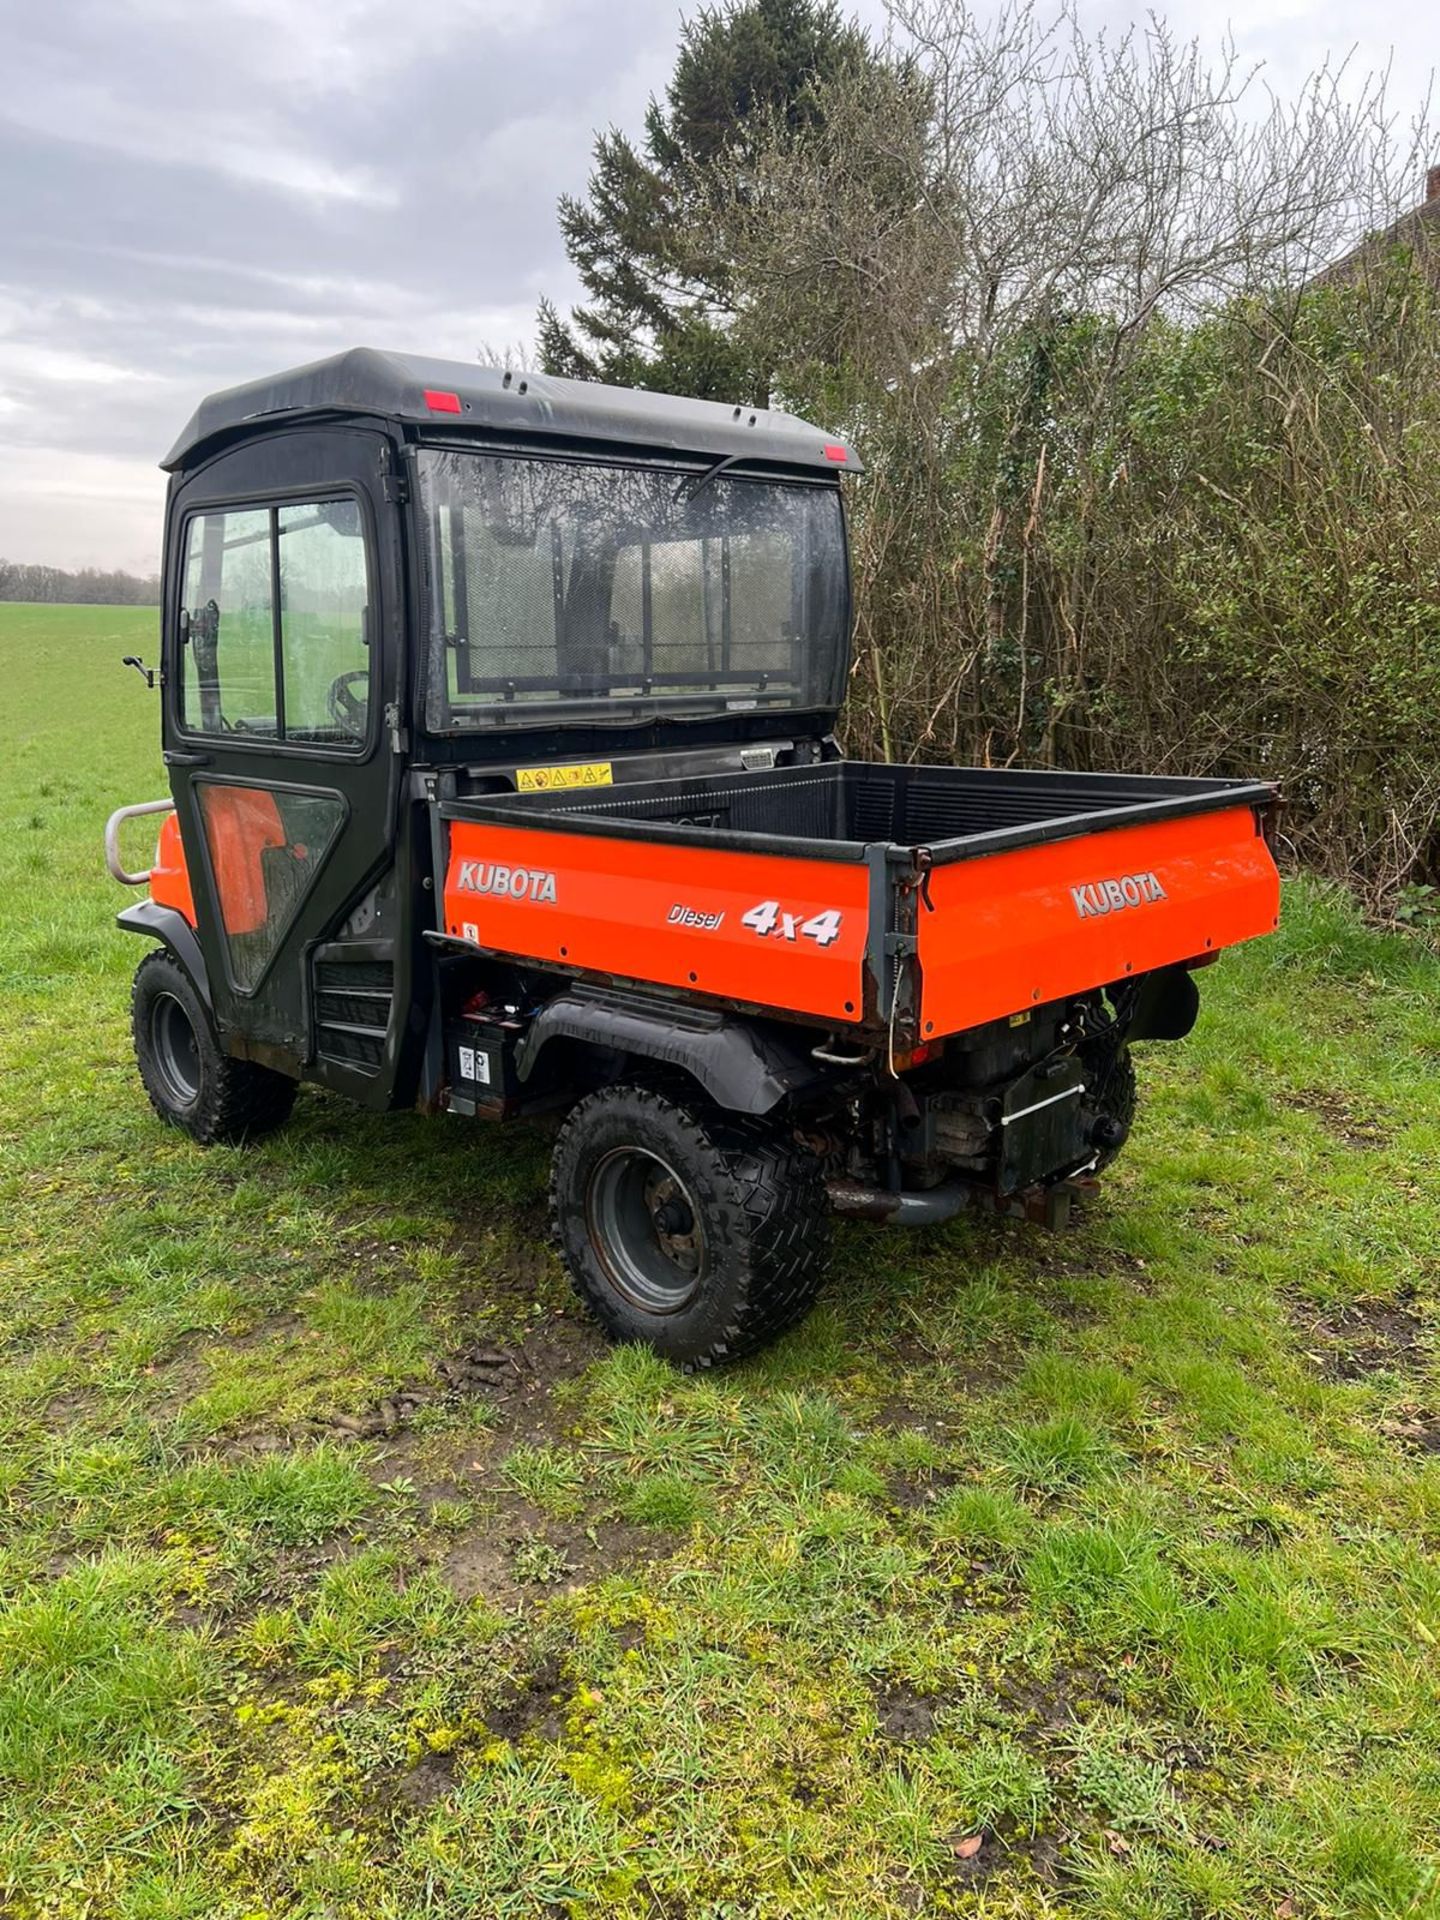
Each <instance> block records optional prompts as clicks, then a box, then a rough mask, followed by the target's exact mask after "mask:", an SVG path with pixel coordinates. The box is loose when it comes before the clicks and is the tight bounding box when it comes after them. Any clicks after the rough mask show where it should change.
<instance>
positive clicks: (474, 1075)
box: [459, 1047, 490, 1087]
mask: <svg viewBox="0 0 1440 1920" xmlns="http://www.w3.org/2000/svg"><path fill="white" fill-rule="evenodd" d="M459 1053H460V1078H461V1079H462V1080H474V1081H478V1082H479V1084H480V1085H481V1086H482V1087H488V1086H489V1084H490V1056H489V1054H488V1053H484V1052H482V1051H481V1049H480V1048H479V1047H461V1048H460V1049H459Z"/></svg>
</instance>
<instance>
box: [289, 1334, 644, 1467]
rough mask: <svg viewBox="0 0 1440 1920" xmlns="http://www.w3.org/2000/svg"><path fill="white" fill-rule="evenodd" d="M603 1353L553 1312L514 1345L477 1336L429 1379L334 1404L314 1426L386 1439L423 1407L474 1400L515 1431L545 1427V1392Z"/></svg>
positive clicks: (595, 1338)
mask: <svg viewBox="0 0 1440 1920" xmlns="http://www.w3.org/2000/svg"><path fill="white" fill-rule="evenodd" d="M605 1351H606V1349H605V1343H604V1341H603V1340H602V1339H601V1337H600V1335H599V1333H598V1332H596V1331H595V1330H594V1329H593V1328H591V1327H590V1326H589V1325H588V1324H586V1323H582V1322H581V1321H579V1320H572V1319H570V1318H569V1317H568V1316H566V1315H561V1314H557V1315H555V1316H554V1317H553V1318H552V1319H549V1320H547V1321H544V1322H543V1323H542V1324H541V1325H539V1326H537V1327H535V1328H533V1329H532V1330H531V1331H530V1332H529V1333H527V1334H526V1336H525V1337H524V1339H523V1340H521V1341H519V1342H518V1343H517V1344H515V1345H510V1346H506V1345H492V1344H491V1343H489V1342H488V1341H478V1342H476V1343H474V1344H472V1345H470V1346H466V1347H462V1348H461V1349H460V1350H459V1351H458V1352H456V1353H452V1354H446V1355H444V1356H442V1358H441V1359H439V1360H437V1361H436V1363H435V1369H434V1372H433V1373H432V1375H431V1376H430V1377H429V1379H426V1380H416V1381H409V1382H407V1383H406V1384H405V1385H403V1386H400V1387H396V1388H395V1389H394V1390H393V1391H392V1392H390V1393H388V1394H385V1395H384V1396H383V1397H382V1398H381V1399H379V1400H375V1401H372V1402H371V1403H370V1405H369V1406H366V1407H361V1408H357V1409H354V1410H349V1409H343V1408H342V1409H337V1411H335V1412H334V1413H331V1414H327V1415H325V1416H324V1417H323V1418H320V1419H317V1420H316V1421H315V1422H314V1425H315V1426H316V1427H319V1428H321V1429H323V1430H327V1431H329V1432H333V1433H337V1434H343V1435H347V1436H350V1437H352V1438H354V1439H357V1440H390V1439H393V1438H394V1437H395V1436H396V1435H397V1434H401V1433H403V1432H404V1431H405V1430H406V1429H407V1428H408V1427H409V1426H410V1425H411V1423H412V1422H413V1421H414V1419H415V1416H416V1415H417V1414H418V1413H419V1412H421V1411H422V1409H424V1408H427V1407H433V1406H436V1405H439V1404H442V1403H445V1402H450V1403H452V1404H453V1403H459V1402H463V1401H465V1400H467V1399H481V1400H484V1401H488V1402H489V1403H491V1404H492V1405H493V1406H495V1407H496V1408H497V1409H498V1410H499V1411H500V1412H501V1415H502V1424H503V1425H504V1426H505V1427H506V1428H508V1429H510V1430H511V1431H513V1432H515V1433H517V1434H531V1433H541V1432H545V1431H548V1430H549V1428H550V1426H551V1419H550V1408H551V1396H552V1394H553V1392H554V1390H555V1388H556V1387H557V1386H559V1385H560V1384H561V1383H562V1382H563V1381H567V1380H573V1379H575V1378H576V1377H577V1376H578V1375H579V1374H582V1373H583V1372H584V1371H585V1369H586V1368H587V1367H588V1366H590V1365H592V1363H593V1362H594V1361H596V1360H598V1359H599V1358H600V1356H601V1355H602V1354H603V1353H604V1352H605Z"/></svg>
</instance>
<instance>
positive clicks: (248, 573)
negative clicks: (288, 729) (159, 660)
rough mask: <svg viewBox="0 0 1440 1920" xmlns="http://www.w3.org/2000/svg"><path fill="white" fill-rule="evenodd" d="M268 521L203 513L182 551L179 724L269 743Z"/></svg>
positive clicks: (273, 714)
mask: <svg viewBox="0 0 1440 1920" xmlns="http://www.w3.org/2000/svg"><path fill="white" fill-rule="evenodd" d="M272 582H273V576H272V574H271V570H270V515H269V514H268V513H267V512H265V511H264V510H263V509H262V510H261V511H259V512H247V513H205V514H201V515H199V516H198V517H197V518H196V519H194V520H192V521H191V522H190V528H189V532H188V533H187V535H186V545H185V611H186V614H187V616H188V623H189V624H188V635H187V641H186V646H185V651H184V672H183V678H182V683H181V691H182V700H183V706H184V714H185V724H186V726H187V727H192V728H194V729H195V730H197V731H198V732H200V733H258V734H266V735H269V736H270V738H272V739H273V738H275V736H276V735H277V733H278V731H279V710H278V707H277V704H276V700H275V607H274V601H273V598H272Z"/></svg>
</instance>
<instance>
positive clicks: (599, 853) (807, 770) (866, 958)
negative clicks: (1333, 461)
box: [107, 351, 1278, 1366]
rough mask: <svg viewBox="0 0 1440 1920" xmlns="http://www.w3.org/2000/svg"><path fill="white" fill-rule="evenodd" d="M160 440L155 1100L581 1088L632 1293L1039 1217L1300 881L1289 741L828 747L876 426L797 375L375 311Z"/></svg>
mask: <svg viewBox="0 0 1440 1920" xmlns="http://www.w3.org/2000/svg"><path fill="white" fill-rule="evenodd" d="M165 465H166V466H167V468H168V469H169V471H170V474H171V481H170V493H169V504H168V509H167V517H166V537H165V562H164V614H163V632H162V640H161V658H160V666H159V668H158V670H155V669H145V668H143V667H142V668H141V671H142V672H147V674H148V677H149V678H150V679H151V681H152V683H153V682H154V681H156V680H158V682H159V684H160V686H161V688H162V698H163V723H162V724H163V739H164V748H165V762H166V765H167V767H168V768H169V772H170V787H171V796H170V798H169V799H168V800H164V801H155V802H151V803H149V804H148V805H147V806H146V807H141V808H124V809H122V810H121V812H120V814H118V815H117V816H116V817H115V818H114V819H113V820H112V822H111V824H110V828H109V831H108V836H107V845H108V850H109V857H110V863H111V867H112V869H113V870H114V871H115V872H116V873H117V876H118V877H120V878H122V879H127V880H131V881H132V882H135V883H137V884H144V883H146V882H148V885H149V898H148V899H147V900H145V901H142V902H141V903H139V904H138V905H136V906H133V907H131V908H129V909H128V911H126V912H124V913H122V914H121V915H120V916H119V918H120V924H121V925H122V926H124V927H127V928H130V929H131V930H133V931H134V932H136V933H142V934H146V935H149V936H150V937H151V938H152V939H154V940H156V941H157V942H158V943H159V944H158V949H157V950H156V951H154V952H152V953H150V954H149V955H147V957H146V958H145V959H144V960H143V961H142V963H141V965H140V968H139V971H138V973H137V975H136V979H135V992H134V1022H135V1045H136V1050H137V1053H138V1055H139V1063H140V1073H141V1077H142V1078H143V1080H144V1083H145V1087H146V1090H147V1092H148V1093H149V1096H150V1099H151V1101H152V1102H153V1104H154V1106H155V1108H156V1111H157V1112H158V1113H159V1114H160V1115H161V1117H162V1118H163V1119H165V1120H168V1121H171V1122H172V1123H174V1124H175V1125H176V1126H179V1127H183V1128H184V1129H185V1130H186V1131H187V1132H189V1133H190V1134H192V1135H193V1136H194V1137H195V1138H196V1139H197V1140H200V1141H213V1140H221V1139H230V1140H233V1139H238V1138H241V1137H244V1136H248V1135H253V1134H257V1133H260V1132H262V1131H263V1130H264V1129H266V1128H269V1127H273V1126H276V1125H278V1124H279V1123H280V1122H281V1121H283V1120H284V1118H285V1117H286V1115H287V1113H288V1112H289V1109H290V1105H291V1101H292V1099H293V1096H294V1093H295V1087H296V1083H297V1082H298V1081H314V1082H317V1083H318V1084H320V1085H322V1086H326V1087H330V1088H333V1089H334V1090H335V1091H336V1092H337V1093H342V1094H347V1095H349V1096H350V1097H351V1098H352V1099H354V1100H358V1101H359V1102H361V1103H362V1104H363V1105H365V1106H369V1107H377V1108H394V1107H411V1106H419V1107H422V1108H424V1109H427V1110H442V1111H446V1112H449V1113H451V1114H463V1115H469V1116H478V1117H483V1118H486V1119H491V1120H508V1119H511V1118H514V1117H521V1116H525V1115H529V1114H546V1113H549V1114H552V1115H557V1116H560V1115H563V1121H562V1123H561V1124H560V1126H559V1131H558V1137H557V1139H556V1143H555V1151H554V1171H553V1179H552V1187H551V1199H552V1206H553V1214H554V1226H555V1232H556V1235H557V1238H558V1241H559V1245H560V1249H561V1252H562V1254H563V1256H564V1259H565V1262H566V1265H567V1266H568V1268H569V1270H570V1273H571V1275H572V1277H573V1279H574V1282H575V1285H576V1287H577V1288H578V1289H579V1291H580V1293H581V1294H582V1295H583V1297H584V1298H585V1299H586V1300H587V1301H588V1302H589V1304H590V1306H591V1307H592V1308H593V1310H594V1311H595V1313H596V1314H597V1316H598V1317H599V1319H600V1320H601V1321H602V1322H603V1324H604V1326H605V1328H606V1329H607V1331H608V1332H609V1333H610V1334H612V1335H613V1336H615V1337H617V1338H620V1339H625V1340H643V1341H647V1342H649V1343H650V1345H651V1346H653V1347H654V1348H656V1349H657V1350H658V1351H659V1352H661V1353H664V1354H667V1355H669V1356H671V1357H672V1358H674V1359H675V1360H677V1361H680V1362H682V1363H684V1364H685V1365H687V1366H705V1365H712V1364H718V1363H720V1362H722V1361H726V1360H730V1359H733V1358H735V1357H736V1356H737V1355H739V1354H742V1353H745V1352H747V1351H749V1350H750V1349H752V1348H754V1347H756V1346H757V1345H759V1344H760V1343H761V1342H762V1341H765V1340H767V1339H769V1338H770V1337H771V1336H772V1335H774V1334H775V1333H776V1332H777V1331H779V1330H780V1329H781V1328H783V1327H785V1326H787V1325H789V1324H790V1323H792V1322H793V1321H794V1320H796V1319H797V1318H798V1317H799V1316H800V1315H801V1314H803V1313H804V1311H805V1310H806V1308H807V1307H808V1305H809V1303H810V1301H811V1300H812V1298H813V1296H814V1294H815V1291H816V1288H817V1286H818V1284H819V1282H820V1279H821V1276H822V1274H823V1271H824V1266H825V1257H826V1240H827V1228H828V1219H829V1214H830V1211H831V1210H832V1209H838V1210H839V1211H841V1212H846V1213H856V1214H862V1215H865V1216H868V1217H870V1218H873V1219H877V1220H892V1221H900V1222H908V1223H924V1222H930V1221H938V1220H943V1219H945V1218H947V1217H948V1216H949V1215H951V1214H953V1213H955V1212H957V1211H958V1210H959V1209H960V1208H962V1207H974V1206H990V1207H998V1208H1000V1209H1002V1210H1005V1211H1010V1212H1018V1213H1022V1214H1024V1215H1026V1216H1029V1217H1033V1218H1041V1219H1049V1220H1051V1221H1054V1220H1055V1219H1056V1218H1057V1217H1059V1216H1060V1215H1062V1214H1063V1212H1064V1211H1065V1209H1066V1207H1067V1206H1068V1202H1069V1198H1070V1196H1071V1194H1072V1193H1073V1192H1074V1191H1075V1190H1076V1187H1077V1185H1078V1184H1080V1183H1082V1182H1084V1181H1085V1180H1086V1179H1087V1178H1088V1177H1090V1176H1092V1175H1093V1174H1094V1173H1096V1172H1097V1171H1098V1170H1099V1169H1100V1168H1102V1167H1103V1166H1104V1165H1105V1164H1106V1163H1107V1162H1108V1161H1109V1160H1111V1159H1112V1158H1113V1157H1114V1155H1115V1154H1116V1152H1117V1151H1118V1150H1119V1148H1120V1146H1121V1144H1122V1142H1123V1141H1124V1139H1125V1136H1126V1133H1127V1132H1128V1130H1129V1127H1130V1123H1131V1118H1132V1115H1133V1111H1134V1106H1135V1080H1134V1074H1133V1069H1132V1066H1131V1060H1130V1052H1129V1048H1130V1044H1131V1042H1133V1041H1136V1040H1146V1039H1178V1038H1180V1037H1181V1036H1182V1035H1183V1034H1185V1033H1186V1032H1187V1031H1188V1030H1189V1028H1190V1026H1191V1024H1192V1022H1193V1021H1194V1018H1195V1011H1196V1005H1197V994H1196V989H1195V985H1194V982H1193V980H1192V977H1191V976H1192V970H1193V969H1195V968H1196V967H1198V966H1201V965H1203V964H1204V963H1205V962H1206V961H1209V960H1212V959H1214V958H1215V956H1216V955H1217V954H1218V953H1219V951H1220V950H1221V948H1223V947H1226V946H1230V945H1232V944H1234V943H1235V942H1236V941H1240V940H1248V939H1250V938H1251V937H1253V936H1254V935H1257V934H1262V933H1265V932H1267V931H1269V929H1270V928H1272V927H1273V926H1274V925H1275V923H1276V913H1277V908H1278V881H1277V876H1276V870H1275V865H1274V862H1273V860H1272V859H1271V856H1270V851H1269V847H1268V844H1267V840H1266V824H1267V821H1268V819H1269V817H1270V815H1271V812H1272V808H1273V804H1274V794H1273V792H1272V790H1271V788H1269V787H1268V786H1265V785H1261V784H1256V783H1252V782H1241V781H1234V780H1182V779H1169V778H1163V779H1162V778H1153V777H1144V776H1140V777H1137V776H1134V775H1122V774H1070V773H1053V772H1034V773H1031V772H1018V771H1014V770H1012V769H1008V768H1007V769H993V768H985V769H970V768H956V767H935V766H883V765H870V764H867V763H862V762H856V761H852V760H847V759H846V758H845V757H844V755H843V753H842V751H841V749H840V748H839V747H838V746H837V745H836V742H835V738H834V733H833V729H834V727H835V724H836V718H837V714H838V710H839V707H840V704H841V700H842V697H843V694H844V690H845V681H846V674H847V670H848V664H849V653H848V648H849V634H850V595H849V573H848V565H847V555H846V544H845V521H844V514H843V511H842V504H841V476H842V475H844V474H846V473H852V472H855V471H856V470H857V462H856V459H855V456H854V454H853V453H852V452H851V450H850V449H849V448H848V447H846V446H845V445H843V444H841V443H840V442H838V441H836V440H835V439H833V438H832V437H831V436H830V435H828V434H825V433H822V432H819V431H818V430H817V429H815V428H814V427H810V426H807V425H806V424H805V423H804V422H803V421H800V420H796V419H793V418H791V417H789V416H787V415H785V414H782V413H776V412H767V411H764V410H760V409H752V408H748V407H729V406H720V405H716V404H714V403H710V402H699V401H691V400H683V399H676V398H673V397H671V396H669V395H665V394H648V393H630V392H622V391H620V390H617V389H614V388H609V387H604V386H598V385H588V384H583V383H577V382H572V381H566V380H554V379H550V378H548V377H542V376H540V375H535V374H530V375H524V374H512V373H504V372H499V371H495V370H492V369H489V368H484V367H478V366H458V365H451V364H447V363H444V362H437V361H430V360H417V359H410V358H405V357H401V356H399V355H395V354H388V353H375V352H368V351H356V352H352V353H345V354H341V355H339V356H337V357H336V358H334V359H330V360H324V361H320V362H317V363H316V364H315V365H313V366H308V367H302V368H299V369H298V370H296V371H292V372H289V373H284V374H281V375H278V376H277V377H275V378H273V379H268V380H261V381H257V382H255V383H254V384H253V385H250V386H245V387H239V388H236V389H234V390H232V391H230V392H226V393H220V394H217V395H215V396H214V397H213V398H211V399H209V400H206V401H205V402H204V403H203V404H202V405H201V407H200V409H199V411H198V412H197V413H196V414H195V416H194V418H193V419H192V421H191V422H190V424H189V426H188V427H187V428H186V429H185V431H184V433H183V434H182V435H181V436H180V439H179V441H178V443H177V444H176V446H175V448H174V450H173V452H172V453H171V454H170V456H169V459H168V460H167V461H166V462H165ZM134 664H136V665H137V666H138V665H139V662H135V663H134ZM146 811H154V812H157V813H159V812H164V813H165V814H166V816H167V817H166V818H165V820H164V822H163V824H162V826H161V829H160V838H159V847H158V850H157V853H156V856H155V864H154V867H153V869H152V870H151V871H150V872H149V873H148V874H146V875H138V876H137V875H128V874H126V873H125V871H124V869H123V867H122V866H121V864H120V857H119V852H118V834H119V830H120V827H121V825H122V823H123V820H124V819H125V818H126V817H127V816H129V815H131V814H133V813H136V812H146Z"/></svg>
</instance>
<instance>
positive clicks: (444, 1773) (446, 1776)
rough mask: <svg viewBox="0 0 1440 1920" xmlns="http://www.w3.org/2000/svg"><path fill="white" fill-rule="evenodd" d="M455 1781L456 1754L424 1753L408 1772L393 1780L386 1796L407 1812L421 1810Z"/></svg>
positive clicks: (442, 1796) (442, 1795)
mask: <svg viewBox="0 0 1440 1920" xmlns="http://www.w3.org/2000/svg"><path fill="white" fill-rule="evenodd" d="M454 1784H455V1757H454V1755H453V1754H449V1753H427V1754H426V1755H425V1757H424V1758H423V1759H422V1760H418V1761H417V1762H416V1763H415V1765H414V1766H413V1767H411V1769H410V1771H409V1772H408V1773H402V1774H401V1775H400V1777H399V1779H398V1780H395V1781H394V1782H392V1784H391V1786H390V1789H389V1796H388V1797H389V1799H390V1803H391V1805H392V1806H395V1807H397V1808H399V1809H400V1810H401V1811H402V1812H406V1813H424V1812H426V1811H427V1810H428V1809H429V1808H430V1807H433V1806H434V1804H435V1802H436V1801H437V1800H443V1799H444V1798H445V1795H446V1794H447V1793H449V1791H450V1789H451V1788H452V1787H453V1786H454Z"/></svg>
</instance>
